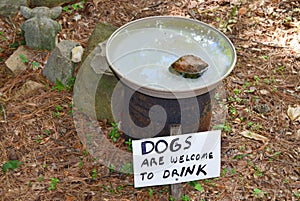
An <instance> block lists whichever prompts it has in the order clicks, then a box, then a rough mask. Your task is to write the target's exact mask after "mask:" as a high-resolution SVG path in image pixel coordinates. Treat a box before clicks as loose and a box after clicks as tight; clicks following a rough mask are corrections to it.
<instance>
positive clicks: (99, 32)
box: [82, 23, 117, 61]
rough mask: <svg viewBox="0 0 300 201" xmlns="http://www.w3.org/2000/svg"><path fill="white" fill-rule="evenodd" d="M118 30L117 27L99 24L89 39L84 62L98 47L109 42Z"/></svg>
mask: <svg viewBox="0 0 300 201" xmlns="http://www.w3.org/2000/svg"><path fill="white" fill-rule="evenodd" d="M116 29H117V27H115V26H113V25H110V24H106V23H99V24H97V25H96V27H95V29H94V31H93V32H92V34H91V36H90V37H89V40H88V43H87V47H86V48H85V50H84V53H83V57H82V61H84V60H85V58H86V57H87V56H88V55H89V54H90V53H91V52H92V51H94V49H95V48H96V46H97V45H98V44H99V43H101V42H103V41H105V40H107V39H108V38H109V36H110V35H111V34H112V33H113V32H114V31H115V30H116Z"/></svg>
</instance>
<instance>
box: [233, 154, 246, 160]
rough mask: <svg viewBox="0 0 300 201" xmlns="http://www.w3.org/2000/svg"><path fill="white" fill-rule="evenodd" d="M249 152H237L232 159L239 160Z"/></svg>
mask: <svg viewBox="0 0 300 201" xmlns="http://www.w3.org/2000/svg"><path fill="white" fill-rule="evenodd" d="M248 155H249V154H237V155H235V156H234V157H233V159H237V160H241V159H243V158H244V157H246V156H248Z"/></svg>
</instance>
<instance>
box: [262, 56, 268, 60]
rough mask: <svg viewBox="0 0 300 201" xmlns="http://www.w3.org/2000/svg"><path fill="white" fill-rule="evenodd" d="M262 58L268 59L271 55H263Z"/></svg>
mask: <svg viewBox="0 0 300 201" xmlns="http://www.w3.org/2000/svg"><path fill="white" fill-rule="evenodd" d="M260 58H262V59H264V60H268V59H269V56H267V55H263V56H261V57H260Z"/></svg>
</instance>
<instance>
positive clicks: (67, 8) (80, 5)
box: [62, 0, 85, 14]
mask: <svg viewBox="0 0 300 201" xmlns="http://www.w3.org/2000/svg"><path fill="white" fill-rule="evenodd" d="M84 3H85V0H82V1H81V2H79V3H74V4H72V5H71V6H68V5H67V6H64V7H63V8H62V10H63V11H64V12H67V13H70V14H71V13H72V12H73V11H76V10H78V9H83V8H84Z"/></svg>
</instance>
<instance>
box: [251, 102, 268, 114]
mask: <svg viewBox="0 0 300 201" xmlns="http://www.w3.org/2000/svg"><path fill="white" fill-rule="evenodd" d="M253 110H254V111H255V112H257V113H260V114H266V113H268V112H270V110H271V108H270V107H269V105H268V104H257V105H255V106H254V107H253Z"/></svg>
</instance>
